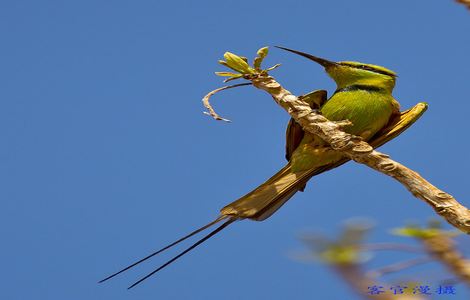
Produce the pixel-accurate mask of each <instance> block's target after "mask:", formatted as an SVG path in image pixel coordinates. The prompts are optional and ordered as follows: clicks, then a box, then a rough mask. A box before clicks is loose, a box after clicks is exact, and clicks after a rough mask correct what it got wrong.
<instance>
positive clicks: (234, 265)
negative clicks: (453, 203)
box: [0, 0, 470, 300]
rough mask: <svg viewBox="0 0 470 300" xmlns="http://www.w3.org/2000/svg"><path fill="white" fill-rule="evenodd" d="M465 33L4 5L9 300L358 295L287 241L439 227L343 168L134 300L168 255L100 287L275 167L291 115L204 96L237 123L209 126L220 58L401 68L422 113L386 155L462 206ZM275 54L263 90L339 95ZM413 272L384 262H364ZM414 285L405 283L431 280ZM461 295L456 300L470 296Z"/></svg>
mask: <svg viewBox="0 0 470 300" xmlns="http://www.w3.org/2000/svg"><path fill="white" fill-rule="evenodd" d="M468 32H470V11H468V10H466V9H465V8H464V7H463V6H461V5H458V4H456V3H454V2H453V1H451V0H447V1H444V0H443V1H424V0H422V1H373V0H369V1H361V2H357V1H355V2H354V1H291V2H287V1H260V2H256V3H255V2H251V1H193V2H191V1H171V2H169V1H168V2H167V3H163V2H158V1H3V2H2V3H1V4H0V36H1V40H2V47H0V80H1V82H2V88H1V89H0V99H1V100H0V132H1V135H0V136H1V147H0V165H1V168H0V182H1V183H2V184H1V185H2V188H1V189H0V198H1V199H2V200H1V204H2V208H1V210H0V236H1V237H2V247H1V251H0V253H1V255H0V264H1V266H2V268H1V269H0V277H1V278H2V279H1V286H2V288H1V292H0V294H1V297H2V299H10V300H17V299H67V300H74V299H220V298H223V299H286V298H287V297H289V298H293V299H313V298H316V299H359V298H357V296H355V295H354V294H352V292H351V290H350V289H349V288H348V287H347V286H346V285H345V284H344V283H343V282H342V281H341V280H340V279H339V278H338V277H337V276H336V274H334V273H333V272H331V270H330V269H328V267H327V266H325V265H322V264H316V263H314V264H306V263H303V262H299V261H296V260H294V259H292V258H291V255H289V253H291V252H292V251H298V250H303V249H305V247H304V246H303V245H302V244H301V243H300V242H299V240H298V235H299V234H300V233H303V232H324V233H325V234H327V235H330V236H335V235H336V234H337V233H338V232H339V229H340V224H341V222H343V221H344V220H346V219H348V218H351V217H357V216H362V217H368V218H372V219H375V220H376V228H375V229H374V231H373V232H372V234H371V236H370V241H372V242H381V241H382V242H384V241H397V242H407V240H406V239H404V238H400V237H394V236H391V235H390V234H389V230H390V229H391V228H394V227H397V226H401V225H403V224H404V223H405V222H407V221H410V220H414V221H415V222H418V223H425V222H426V221H427V220H428V219H429V218H431V217H433V216H434V213H433V211H432V210H431V209H430V208H429V207H428V206H427V205H425V204H424V203H422V202H421V201H419V200H417V199H415V198H414V197H413V196H412V195H410V194H409V193H408V192H407V191H406V190H405V189H404V188H403V187H402V186H401V185H400V184H398V183H397V182H395V181H393V180H392V179H390V178H388V177H386V176H383V175H381V174H378V173H376V172H375V171H373V170H371V169H369V168H367V167H364V166H361V165H357V164H354V163H349V164H347V165H345V166H343V167H341V168H340V169H337V170H334V171H331V172H329V173H328V174H324V175H322V176H319V177H316V178H314V179H313V180H311V182H310V184H309V185H308V187H307V189H306V191H305V192H304V193H299V194H298V195H296V196H295V197H294V198H293V199H292V200H291V201H290V202H289V203H288V204H287V205H285V206H284V207H283V208H282V209H281V210H280V211H279V212H278V213H277V214H275V215H274V216H273V217H272V218H270V219H268V220H266V221H264V222H261V223H254V222H251V221H244V222H238V223H236V224H234V225H233V226H231V227H230V228H229V229H227V230H226V231H225V232H224V233H223V234H221V235H220V236H218V237H216V238H214V239H212V240H210V241H209V242H207V244H205V245H203V246H201V247H200V248H198V249H197V250H196V251H194V252H192V253H191V254H189V255H188V256H187V257H184V258H183V259H181V260H180V261H178V262H177V263H175V264H174V265H172V266H171V267H169V268H167V269H165V270H164V271H163V272H161V273H160V274H158V275H157V276H156V277H154V278H152V279H150V280H148V281H147V282H146V283H145V284H143V285H141V286H139V287H138V288H136V289H134V290H132V291H127V290H126V287H127V286H128V285H129V284H130V283H132V282H133V281H135V280H136V279H137V278H139V277H140V276H142V275H144V274H146V272H148V271H150V270H152V269H153V268H154V267H155V266H158V265H159V264H161V263H162V262H164V261H165V259H166V258H168V257H170V254H165V255H162V257H159V258H156V259H155V260H152V261H151V262H149V263H147V264H146V265H144V266H142V267H140V268H137V269H136V270H132V271H130V272H128V273H127V274H124V275H123V276H120V277H119V278H116V279H115V280H113V281H111V282H109V283H107V284H104V285H98V284H97V283H96V282H97V281H98V280H99V279H101V278H102V277H103V276H105V275H107V274H109V273H110V272H113V271H115V270H117V269H118V268H120V267H122V266H123V265H125V264H127V263H130V262H132V261H133V260H135V259H138V258H140V257H141V256H144V255H146V254H147V253H148V252H151V251H152V250H154V249H156V248H159V247H161V246H163V245H165V244H167V243H169V242H171V241H173V240H174V239H175V238H177V237H179V236H181V235H182V234H184V233H187V232H189V231H190V230H191V229H193V228H195V227H197V226H200V225H202V224H204V223H206V222H208V221H209V220H211V219H213V218H214V217H215V216H216V215H217V213H218V210H219V209H220V208H221V207H222V206H224V205H225V204H227V203H228V202H230V201H232V200H234V199H236V198H238V197H240V196H241V195H243V194H244V193H246V192H248V191H250V189H252V188H254V187H255V186H257V185H258V184H259V183H261V182H263V181H264V180H265V179H266V178H268V177H269V176H270V175H272V174H273V173H274V172H276V170H278V169H279V168H280V167H282V166H283V164H284V163H285V162H284V130H285V125H286V122H287V120H288V116H287V114H286V113H285V112H284V111H282V110H281V109H279V108H278V107H277V106H276V105H275V104H274V103H273V102H272V100H271V98H270V97H269V96H268V95H266V94H264V93H263V92H261V91H258V90H254V89H253V88H251V87H244V88H240V89H237V90H230V91H227V92H224V93H223V94H220V95H218V96H216V97H215V98H214V99H213V102H214V105H215V106H216V108H217V110H218V111H219V112H220V113H221V114H222V115H224V116H226V117H228V118H230V119H231V120H232V121H233V123H230V124H226V123H221V122H216V121H213V120H212V119H210V118H209V117H208V116H206V115H204V114H202V111H203V107H202V104H201V98H202V97H203V96H204V94H205V93H206V92H208V91H209V90H212V89H214V88H217V87H219V86H221V85H222V83H221V78H218V77H216V76H214V74H213V72H214V71H220V70H223V68H222V67H221V66H219V65H218V64H217V63H216V62H217V60H218V59H220V58H221V57H222V55H223V53H224V52H225V51H227V50H229V51H232V52H235V53H239V54H242V55H245V56H248V57H252V56H253V55H254V53H255V52H256V50H257V49H258V48H260V47H262V46H266V45H283V46H286V47H291V48H295V49H299V50H303V51H306V52H310V53H312V54H315V55H318V56H322V57H325V58H328V59H331V60H355V61H362V62H366V63H373V64H379V65H383V66H386V67H388V68H390V69H392V70H394V71H396V72H397V73H398V74H399V78H398V83H397V87H396V90H395V93H394V95H395V97H396V98H397V99H398V100H399V101H400V102H401V104H402V107H403V108H408V107H410V106H412V105H414V104H415V103H417V102H419V101H426V102H428V103H429V110H428V111H427V112H426V114H425V115H424V116H423V117H422V119H421V120H420V121H419V122H418V123H417V124H415V125H414V126H413V127H412V128H410V129H409V130H408V131H407V132H406V133H405V134H403V135H402V136H400V137H399V138H397V139H396V140H394V141H392V142H390V143H389V144H387V145H385V146H384V147H383V148H381V149H382V151H383V152H386V153H388V154H390V155H391V156H392V157H393V158H394V159H396V160H398V161H400V162H402V163H404V164H405V165H407V166H409V167H410V168H412V169H414V170H416V171H418V172H419V173H420V174H422V175H423V176H424V177H425V178H426V179H428V180H429V181H431V182H432V183H433V184H435V185H436V186H438V187H440V188H441V189H443V190H445V191H447V192H449V193H451V194H452V195H453V196H455V197H456V198H457V199H458V200H460V201H462V202H463V203H464V204H465V205H466V206H470V202H468V199H467V198H468V197H467V196H468V189H467V187H468V172H467V170H468V168H469V167H470V161H469V157H468V155H466V149H468V147H469V146H470V143H469V141H468V140H467V139H466V136H467V135H466V133H465V132H466V131H467V128H468V111H469V110H470V104H469V100H470V97H469V94H470V84H469V78H470V62H469V55H468V54H469V53H470V35H469V34H468ZM271 50H272V51H271V52H270V55H269V57H268V58H267V61H266V63H267V64H270V65H272V64H274V63H282V64H283V65H282V67H281V68H280V69H278V70H276V71H275V72H273V75H274V76H276V78H278V80H279V81H280V82H281V83H282V84H283V85H284V86H285V87H286V88H288V89H289V90H291V91H292V92H294V93H296V94H302V93H305V92H308V91H310V90H313V89H328V90H329V91H330V92H331V91H333V90H334V84H333V82H332V81H331V80H330V79H329V78H328V77H327V76H326V74H325V73H324V72H323V70H322V69H321V68H320V67H319V66H318V65H315V64H313V63H309V62H308V61H306V60H304V59H301V58H299V57H295V56H293V55H291V54H289V53H285V52H281V51H280V50H275V49H271ZM469 255H470V254H469ZM406 257H409V255H408V256H407V255H404V254H402V253H379V254H378V255H377V257H376V258H375V259H374V260H373V261H372V266H376V267H378V266H381V265H384V264H386V263H390V262H394V261H399V260H402V259H405V258H406ZM419 270H420V269H419V268H417V269H414V272H415V273H413V272H411V271H410V273H406V272H404V273H402V274H401V275H403V276H405V275H406V274H418V275H417V276H418V277H419V276H422V277H419V278H418V279H419V280H421V281H423V282H425V281H427V280H429V278H428V277H426V276H429V275H428V274H429V272H426V271H424V270H425V269H423V270H422V271H419ZM430 270H434V271H436V270H439V272H440V271H442V270H443V269H442V268H441V267H439V266H438V265H435V264H434V265H431V267H430ZM442 272H443V271H442ZM398 275H400V274H398ZM446 276H447V277H449V275H445V273H444V275H442V277H444V278H447V277H446ZM457 288H458V291H459V292H460V294H459V296H454V297H453V299H465V298H466V296H464V293H465V292H464V286H463V285H459V286H457ZM465 295H466V294H465Z"/></svg>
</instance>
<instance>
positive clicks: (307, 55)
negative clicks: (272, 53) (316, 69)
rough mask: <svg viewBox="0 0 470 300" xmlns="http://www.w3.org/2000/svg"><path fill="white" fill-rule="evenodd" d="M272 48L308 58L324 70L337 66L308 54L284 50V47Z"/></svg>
mask: <svg viewBox="0 0 470 300" xmlns="http://www.w3.org/2000/svg"><path fill="white" fill-rule="evenodd" d="M274 47H276V48H279V49H282V50H286V51H289V52H292V53H295V54H298V55H300V56H303V57H306V58H308V59H310V60H313V61H314V62H316V63H318V64H320V65H322V66H323V67H325V68H328V67H333V66H336V65H337V63H336V62H334V61H330V60H327V59H324V58H320V57H317V56H313V55H311V54H308V53H304V52H300V51H297V50H292V49H289V48H284V47H280V46H274Z"/></svg>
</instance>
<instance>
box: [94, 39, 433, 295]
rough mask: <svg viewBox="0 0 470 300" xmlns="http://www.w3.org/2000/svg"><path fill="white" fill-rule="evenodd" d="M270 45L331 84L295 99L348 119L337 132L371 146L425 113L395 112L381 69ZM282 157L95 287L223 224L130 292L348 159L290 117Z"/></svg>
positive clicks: (390, 83) (418, 109) (420, 108)
mask: <svg viewBox="0 0 470 300" xmlns="http://www.w3.org/2000/svg"><path fill="white" fill-rule="evenodd" d="M276 47H277V48H279V49H282V50H286V51H289V52H291V53H295V54H297V55H300V56H302V57H305V58H307V59H309V60H311V61H314V62H316V63H317V64H319V65H321V66H322V67H323V68H324V69H325V71H326V73H327V74H328V75H329V76H330V77H331V78H332V79H333V80H334V81H335V83H336V86H337V87H336V90H335V91H334V93H333V94H332V95H331V97H329V98H327V91H325V90H315V91H313V92H310V93H307V94H305V95H303V96H300V98H301V99H302V100H304V101H305V102H307V103H308V104H309V105H310V107H311V108H312V109H313V110H315V111H317V112H318V113H320V114H322V115H323V116H324V117H326V118H327V119H328V120H330V121H344V120H348V121H350V125H349V126H346V127H344V129H343V130H344V131H345V132H347V133H349V134H352V135H355V136H359V137H360V138H362V139H363V140H364V141H367V142H368V143H369V144H370V145H371V146H372V147H374V148H376V147H379V146H381V145H383V144H384V143H386V142H388V141H389V140H391V139H393V138H395V137H396V136H398V135H399V134H401V133H402V132H403V131H404V130H406V129H407V128H408V127H409V126H411V125H412V124H413V123H414V122H415V121H416V120H417V119H418V118H419V117H421V115H422V114H423V113H424V111H425V110H426V109H427V105H426V104H425V103H420V105H416V106H415V107H414V108H412V109H409V110H407V111H403V112H400V105H399V102H398V101H397V100H396V99H395V98H394V97H393V95H392V91H393V89H394V87H395V83H396V78H397V75H396V73H395V72H393V71H391V70H389V69H387V68H385V67H382V66H378V65H373V64H366V63H360V62H355V61H340V62H334V61H330V60H327V59H324V58H320V57H317V56H314V55H311V54H308V53H305V52H301V51H297V50H293V49H289V48H285V47H280V46H276ZM285 157H286V159H287V164H286V165H285V166H284V167H283V168H281V169H280V170H279V171H278V172H277V173H276V174H274V175H273V176H272V177H271V178H269V179H268V180H267V181H265V182H264V183H263V184H261V185H260V186H258V187H257V188H255V189H254V190H252V191H251V192H249V193H248V194H246V195H244V196H242V197H241V198H239V199H237V200H235V201H233V202H231V203H230V204H228V205H226V206H225V207H223V208H222V209H221V210H220V214H219V216H218V217H217V218H216V219H215V220H213V221H212V222H210V223H208V224H206V225H204V226H202V227H200V228H198V229H196V230H194V231H192V232H191V233H189V234H187V235H185V236H183V237H182V238H180V239H178V240H176V241H175V242H173V243H171V244H169V245H167V246H165V247H163V248H161V249H159V250H157V251H155V252H153V253H151V254H149V255H147V256H146V257H144V258H142V259H140V260H138V261H136V262H134V263H132V264H130V265H128V266H127V267H125V268H123V269H121V270H119V271H117V272H115V273H113V274H111V275H109V276H107V277H106V278H104V279H102V280H100V281H99V283H102V282H105V281H108V280H109V279H111V278H113V277H115V276H117V275H119V274H121V273H123V272H125V271H127V270H129V269H131V268H133V267H135V266H137V265H138V264H140V263H142V262H144V261H146V260H148V259H150V258H152V257H153V256H155V255H157V254H159V253H161V252H163V251H165V250H168V249H170V248H171V247H173V246H175V245H177V244H179V243H180V242H183V241H184V240H186V239H188V238H190V237H192V236H194V235H196V234H198V233H200V232H202V231H205V230H206V229H208V228H210V227H212V226H214V225H215V224H217V223H220V222H222V221H223V223H222V224H220V225H219V226H218V227H217V228H215V229H214V230H213V231H211V232H209V233H208V234H207V235H205V236H204V237H202V238H201V239H200V240H198V241H196V242H195V243H194V244H192V245H191V246H189V247H188V248H186V249H185V250H184V251H182V252H180V253H179V254H178V255H176V256H174V257H173V258H172V259H170V260H168V261H167V262H166V263H164V264H162V265H161V266H160V267H158V268H156V269H155V270H153V271H152V272H151V273H149V274H147V275H146V276H144V277H142V278H140V279H139V280H138V281H136V282H135V283H133V284H132V285H131V286H129V287H128V289H131V288H133V287H135V286H137V285H138V284H140V283H142V282H143V281H144V280H146V279H148V278H149V277H151V276H153V275H155V273H157V272H159V271H161V270H162V269H164V268H166V267H167V266H168V265H170V264H171V263H173V262H174V261H176V260H177V259H179V258H180V257H182V256H183V255H185V254H187V253H188V252H190V251H191V250H193V249H194V248H196V247H197V246H199V245H200V244H202V243H204V242H205V241H207V240H208V239H209V238H211V237H212V236H214V235H216V234H218V233H219V232H221V231H222V230H223V229H225V228H226V227H228V226H229V225H230V224H232V223H234V222H235V221H238V220H244V219H250V220H254V221H263V220H265V219H267V218H269V217H270V216H271V215H273V214H274V213H275V212H276V211H277V210H278V209H279V208H280V207H281V206H283V205H284V204H285V203H286V202H287V201H288V200H289V199H290V198H291V197H292V196H293V195H294V194H296V193H297V192H299V191H302V192H303V191H304V189H305V187H306V184H307V182H308V181H309V180H310V178H312V177H313V176H315V175H318V174H320V173H323V172H325V171H328V170H331V169H333V168H336V167H338V166H340V165H342V164H344V163H345V162H347V161H349V159H348V158H347V157H345V156H344V155H343V154H342V153H341V152H338V151H335V150H333V149H332V148H331V147H329V145H328V144H327V143H326V142H325V141H324V140H322V139H321V138H320V137H318V136H316V135H314V134H312V133H309V132H305V131H304V130H303V129H302V127H301V126H300V125H299V124H298V123H297V122H296V121H295V120H294V119H292V118H291V119H290V121H289V122H288V125H287V130H286V153H285Z"/></svg>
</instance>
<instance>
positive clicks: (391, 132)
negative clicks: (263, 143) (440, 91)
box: [299, 102, 428, 184]
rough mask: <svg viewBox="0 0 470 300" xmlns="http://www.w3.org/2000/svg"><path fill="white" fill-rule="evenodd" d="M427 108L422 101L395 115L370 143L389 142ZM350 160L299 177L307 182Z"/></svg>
mask: <svg viewBox="0 0 470 300" xmlns="http://www.w3.org/2000/svg"><path fill="white" fill-rule="evenodd" d="M427 109H428V105H427V103H425V102H421V103H418V104H416V105H415V106H414V107H412V108H410V109H408V110H405V111H402V112H400V114H396V115H393V116H392V118H391V119H390V122H389V123H388V125H387V126H385V127H384V128H383V129H381V130H380V131H379V132H377V133H376V134H375V135H374V136H373V137H372V138H371V139H370V140H369V142H368V143H369V145H371V146H372V147H374V149H375V148H378V147H380V146H382V145H383V144H385V143H387V142H388V141H390V140H392V139H394V138H396V137H397V136H398V135H400V134H401V133H402V132H403V131H405V130H406V129H407V128H408V127H410V126H411V125H413V123H414V122H416V121H417V120H418V119H419V118H420V117H421V116H422V115H423V113H424V112H425V111H426V110H427ZM349 160H350V159H349V158H343V159H341V160H339V161H337V162H335V163H333V164H329V165H326V166H323V167H320V168H315V169H312V170H311V171H310V172H308V174H305V175H304V176H302V177H303V178H299V181H300V182H305V184H306V183H307V181H308V180H309V179H310V178H311V177H312V176H315V175H318V174H321V173H323V172H325V171H328V170H331V169H334V168H337V167H339V166H341V165H342V164H344V163H346V162H348V161H349ZM299 184H301V183H299Z"/></svg>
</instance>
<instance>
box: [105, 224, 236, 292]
mask: <svg viewBox="0 0 470 300" xmlns="http://www.w3.org/2000/svg"><path fill="white" fill-rule="evenodd" d="M228 218H229V217H227V216H219V217H218V218H217V219H215V220H214V221H212V222H210V223H208V224H206V225H204V226H202V227H200V228H198V229H196V230H194V231H193V232H191V233H189V234H187V235H185V236H183V237H182V238H180V239H178V240H176V241H175V242H173V243H171V244H169V245H167V246H165V247H163V248H161V249H159V250H157V251H155V252H153V253H151V254H149V255H147V256H146V257H144V258H142V259H140V260H138V261H136V262H134V263H132V264H131V265H129V266H127V267H125V268H123V269H121V270H119V271H117V272H116V273H113V274H111V275H109V276H108V277H106V278H104V279H102V280H100V281H99V283H102V282H105V281H107V280H109V279H111V278H113V277H115V276H117V275H119V274H121V273H123V272H125V271H127V270H129V269H131V268H133V267H135V266H137V265H138V264H140V263H142V262H144V261H146V260H148V259H150V258H152V257H153V256H155V255H157V254H160V253H162V252H163V251H165V250H168V249H170V248H172V247H173V246H175V245H177V244H179V243H181V242H182V241H184V240H186V239H188V238H190V237H192V236H194V235H196V234H198V233H200V232H201V231H204V230H206V229H208V228H209V227H212V226H213V225H215V224H217V223H219V222H220V221H222V220H225V219H228ZM235 220H236V218H229V220H228V221H227V222H225V223H223V224H222V225H221V226H219V227H218V228H217V229H215V230H214V231H212V232H210V233H209V234H208V235H206V236H205V237H203V238H202V239H200V240H199V241H197V242H196V243H194V244H193V245H192V246H190V247H188V248H187V249H186V250H184V251H183V252H182V253H180V254H179V255H177V256H175V257H174V258H173V259H171V260H169V261H168V262H167V263H165V264H164V265H162V266H161V267H160V268H158V269H156V270H155V271H153V272H152V273H151V274H149V275H147V276H145V277H144V278H142V279H141V280H139V281H138V282H136V283H134V284H133V285H132V286H130V287H129V288H131V287H134V286H136V285H137V284H139V283H140V282H142V281H143V280H145V279H147V278H148V277H150V276H151V275H153V274H155V273H156V272H158V271H160V270H161V269H163V268H164V267H166V266H167V265H169V264H171V263H172V262H173V261H175V260H177V259H178V258H179V257H181V256H183V255H184V254H186V253H187V252H189V251H191V250H192V249H194V248H196V247H197V246H198V245H200V244H202V243H203V242H204V241H206V240H207V239H209V238H210V237H212V236H213V235H215V234H216V233H217V232H219V231H221V230H222V229H224V228H225V227H227V226H228V225H229V224H230V223H232V222H234V221H235Z"/></svg>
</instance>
